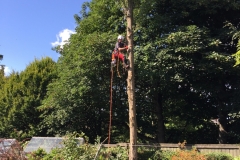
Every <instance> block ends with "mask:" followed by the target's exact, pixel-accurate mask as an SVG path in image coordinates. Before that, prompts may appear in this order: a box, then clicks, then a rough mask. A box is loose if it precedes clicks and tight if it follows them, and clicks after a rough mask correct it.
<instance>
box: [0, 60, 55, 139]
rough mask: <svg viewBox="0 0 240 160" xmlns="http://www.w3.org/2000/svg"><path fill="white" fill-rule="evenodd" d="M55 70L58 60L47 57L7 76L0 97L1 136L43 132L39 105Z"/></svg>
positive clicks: (18, 135)
mask: <svg viewBox="0 0 240 160" xmlns="http://www.w3.org/2000/svg"><path fill="white" fill-rule="evenodd" d="M54 70H55V62H53V61H52V59H51V58H48V57H46V58H43V59H41V60H35V61H34V62H32V63H31V64H30V65H28V66H27V68H26V69H25V70H24V71H22V72H21V73H15V72H13V73H12V74H11V75H10V76H9V77H7V79H6V82H5V83H4V86H3V90H2V91H1V92H2V94H1V95H2V96H1V98H0V102H1V105H0V106H1V108H2V117H1V127H0V128H1V129H2V133H4V135H2V136H8V137H9V136H11V137H18V138H25V137H29V136H33V135H36V134H37V135H41V133H39V132H40V131H39V130H38V127H37V125H38V124H39V123H40V121H41V119H40V117H39V116H40V112H39V111H38V110H37V107H39V106H40V105H41V101H42V100H43V99H44V98H45V95H46V92H47V90H46V89H47V85H48V84H49V83H50V81H52V79H53V78H55V77H56V75H55V71H54Z"/></svg>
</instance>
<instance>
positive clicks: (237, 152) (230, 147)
mask: <svg viewBox="0 0 240 160" xmlns="http://www.w3.org/2000/svg"><path fill="white" fill-rule="evenodd" d="M117 146H121V147H127V148H128V146H129V144H128V143H118V144H103V147H117ZM136 146H138V147H151V148H156V149H161V150H171V151H177V150H179V149H180V145H179V144H175V143H159V144H138V145H136ZM193 148H195V149H197V150H198V151H199V152H201V153H213V152H214V153H216V152H218V153H219V152H220V153H227V154H229V155H231V156H233V157H238V156H240V145H238V144H186V145H185V149H187V150H191V149H193Z"/></svg>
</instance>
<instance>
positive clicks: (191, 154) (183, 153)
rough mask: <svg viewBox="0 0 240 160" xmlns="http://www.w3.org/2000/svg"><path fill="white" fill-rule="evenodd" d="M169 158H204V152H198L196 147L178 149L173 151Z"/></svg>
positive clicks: (196, 159) (202, 159)
mask: <svg viewBox="0 0 240 160" xmlns="http://www.w3.org/2000/svg"><path fill="white" fill-rule="evenodd" d="M171 160H206V157H205V155H204V154H201V153H199V152H198V151H197V150H196V149H192V150H190V151H188V150H179V151H177V152H175V153H174V155H173V156H172V157H171Z"/></svg>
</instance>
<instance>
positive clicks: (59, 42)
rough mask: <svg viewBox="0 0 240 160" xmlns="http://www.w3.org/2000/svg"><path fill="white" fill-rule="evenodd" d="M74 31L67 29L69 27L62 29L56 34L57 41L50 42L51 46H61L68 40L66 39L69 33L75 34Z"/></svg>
mask: <svg viewBox="0 0 240 160" xmlns="http://www.w3.org/2000/svg"><path fill="white" fill-rule="evenodd" d="M75 33H76V32H74V31H72V30H69V29H64V30H63V31H61V32H59V34H58V35H57V41H55V42H52V43H51V44H52V46H53V47H56V46H59V45H60V46H61V47H63V45H64V44H66V43H67V42H68V39H69V38H70V36H71V34H75Z"/></svg>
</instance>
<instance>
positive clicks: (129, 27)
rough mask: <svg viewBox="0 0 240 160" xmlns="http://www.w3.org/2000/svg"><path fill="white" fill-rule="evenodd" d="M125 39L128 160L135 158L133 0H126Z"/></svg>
mask: <svg viewBox="0 0 240 160" xmlns="http://www.w3.org/2000/svg"><path fill="white" fill-rule="evenodd" d="M127 2H128V3H127V10H126V11H127V15H126V16H127V40H128V47H129V50H128V52H129V57H128V59H129V62H130V69H129V70H128V78H127V94H128V103H129V128H130V144H129V160H137V146H136V144H137V120H136V105H135V81H134V55H133V30H132V23H133V1H132V0H127Z"/></svg>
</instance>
